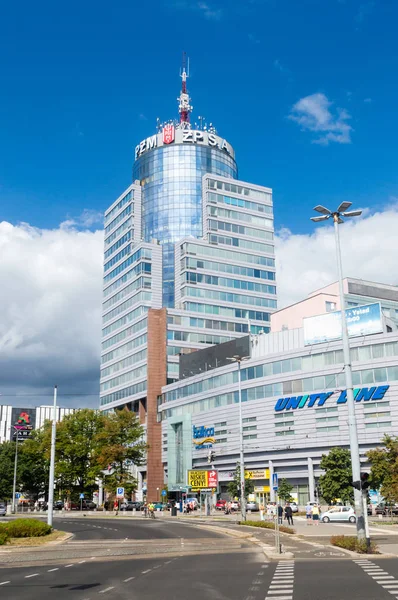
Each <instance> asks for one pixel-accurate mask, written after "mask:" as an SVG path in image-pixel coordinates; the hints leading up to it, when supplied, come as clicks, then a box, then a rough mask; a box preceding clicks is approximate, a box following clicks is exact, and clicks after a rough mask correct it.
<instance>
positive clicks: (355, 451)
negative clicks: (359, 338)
mask: <svg viewBox="0 0 398 600" xmlns="http://www.w3.org/2000/svg"><path fill="white" fill-rule="evenodd" d="M351 204H352V202H342V203H341V204H340V206H339V207H338V208H337V210H335V211H331V210H329V209H328V208H325V207H324V206H322V205H318V206H315V208H314V210H316V211H317V212H318V213H320V216H318V217H311V221H315V222H316V223H319V222H321V221H327V220H328V219H333V223H334V235H335V241H336V260H337V272H338V278H339V291H340V309H341V311H340V312H341V330H342V339H343V355H344V373H345V383H346V390H347V405H348V427H349V434H350V452H351V465H352V479H353V482H354V483H358V487H359V488H360V481H361V461H360V456H359V444H358V431H357V422H356V418H355V400H354V391H353V385H352V370H351V358H350V345H349V340H348V329H347V318H346V314H345V300H344V284H343V267H342V263H341V248H340V233H339V225H341V224H342V223H344V220H343V218H342V217H344V218H351V217H359V216H360V215H361V214H362V211H361V210H348V209H349V208H350V207H351ZM354 503H355V514H356V517H357V537H358V539H360V540H364V539H365V537H366V536H365V521H364V512H363V503H362V492H361V489H357V488H356V487H354Z"/></svg>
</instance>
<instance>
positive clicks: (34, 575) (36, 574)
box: [25, 573, 39, 579]
mask: <svg viewBox="0 0 398 600" xmlns="http://www.w3.org/2000/svg"><path fill="white" fill-rule="evenodd" d="M38 574H39V573H32V575H25V579H29V578H30V577H37V576H38Z"/></svg>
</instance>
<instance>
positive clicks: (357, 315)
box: [303, 302, 383, 346]
mask: <svg viewBox="0 0 398 600" xmlns="http://www.w3.org/2000/svg"><path fill="white" fill-rule="evenodd" d="M345 315H346V320H347V329H348V335H349V336H350V337H355V336H362V335H370V334H373V333H382V331H383V321H382V314H381V306H380V302H375V303H374V304H366V305H364V306H356V307H355V308H347V309H346V311H345ZM303 330H304V344H305V345H306V346H308V345H312V344H321V343H322V342H330V341H332V340H340V339H341V311H339V310H337V311H334V312H330V313H326V314H324V315H317V316H316V317H307V318H305V319H303Z"/></svg>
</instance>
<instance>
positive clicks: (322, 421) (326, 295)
mask: <svg viewBox="0 0 398 600" xmlns="http://www.w3.org/2000/svg"><path fill="white" fill-rule="evenodd" d="M344 287H345V303H346V306H347V307H348V308H347V309H346V310H347V318H348V323H349V333H350V345H351V361H352V367H353V384H354V388H355V389H354V395H355V400H356V404H355V407H356V418H357V425H358V436H359V447H360V454H361V461H362V462H363V463H364V467H365V466H366V453H367V451H368V450H369V449H370V448H374V447H376V446H378V445H379V444H380V443H381V440H382V438H383V436H384V434H386V433H387V434H391V435H395V434H397V433H398V330H397V323H398V288H397V287H395V286H389V285H381V284H376V283H372V282H366V281H362V280H356V279H345V280H344ZM339 309H340V301H339V294H338V286H337V284H333V285H330V286H328V287H326V288H323V289H321V290H318V291H316V292H314V293H313V294H311V295H310V296H309V297H308V298H307V299H305V300H303V301H302V302H299V303H297V304H295V305H293V306H289V307H287V308H285V309H282V310H279V311H277V312H274V314H272V316H271V333H268V334H261V333H259V334H256V335H251V336H245V337H243V338H241V339H240V340H239V341H238V344H236V342H228V343H227V344H221V345H219V346H217V347H216V348H208V349H204V350H201V351H199V352H196V353H195V354H191V355H189V356H184V357H181V361H180V377H181V378H180V380H179V381H177V382H175V383H173V384H170V385H167V386H165V387H164V388H163V396H162V404H161V405H160V406H159V413H160V414H161V418H162V463H163V466H164V470H165V480H166V481H167V482H168V487H169V490H170V489H174V490H178V489H182V488H183V487H184V486H186V485H187V471H188V470H189V469H199V470H200V469H208V468H209V467H210V468H214V469H216V470H218V475H219V488H220V490H219V491H220V492H221V493H225V492H226V490H227V485H228V482H229V481H230V480H231V479H232V478H233V476H234V471H235V468H236V464H237V462H239V445H240V428H239V404H238V403H239V393H238V368H237V363H236V362H232V361H231V360H228V359H230V358H231V357H234V356H240V357H248V358H247V359H246V360H244V361H243V362H242V365H241V381H242V410H243V441H244V456H245V467H246V469H247V470H249V471H252V472H253V473H254V484H255V490H256V492H257V496H258V497H261V496H262V495H264V494H265V495H266V494H268V493H269V480H268V472H267V469H269V472H270V473H271V474H272V473H273V472H277V473H278V476H279V478H282V477H284V478H286V479H288V481H289V482H290V483H291V484H292V485H293V486H294V488H293V496H295V497H296V499H297V500H298V501H299V503H300V504H303V503H305V502H307V501H308V499H311V500H313V499H314V493H315V490H316V481H317V479H318V478H319V475H320V474H321V471H320V468H319V463H320V460H321V457H322V454H324V453H327V452H328V451H329V450H330V448H332V447H334V446H340V447H343V448H348V447H349V436H348V416H347V404H346V393H345V378H344V371H343V369H344V367H343V352H342V344H341V340H340V339H339V338H340V336H341V322H340V313H339ZM216 364H218V366H217V367H215V365H216ZM203 442H204V443H203ZM271 497H272V491H271Z"/></svg>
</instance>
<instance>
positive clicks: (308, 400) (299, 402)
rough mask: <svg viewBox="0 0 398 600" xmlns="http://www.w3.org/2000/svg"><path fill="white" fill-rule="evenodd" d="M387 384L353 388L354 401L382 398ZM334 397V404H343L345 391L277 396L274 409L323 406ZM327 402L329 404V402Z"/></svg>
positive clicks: (345, 396) (345, 395)
mask: <svg viewBox="0 0 398 600" xmlns="http://www.w3.org/2000/svg"><path fill="white" fill-rule="evenodd" d="M389 387H390V386H389V385H379V386H377V387H376V386H374V387H371V388H355V389H354V398H355V402H361V401H362V400H363V401H364V402H368V401H369V400H382V399H383V398H384V396H385V394H386V392H387V390H388V389H389ZM332 397H334V399H335V404H345V403H346V402H347V391H346V390H343V391H341V392H340V391H338V392H322V393H317V394H304V395H303V396H291V397H290V398H279V400H278V401H277V403H276V404H275V410H276V411H282V410H296V409H297V408H298V409H301V408H304V407H306V406H307V407H308V408H311V407H312V406H323V405H324V404H325V402H326V401H327V400H329V399H330V398H332ZM329 404H331V403H330V402H329Z"/></svg>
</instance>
